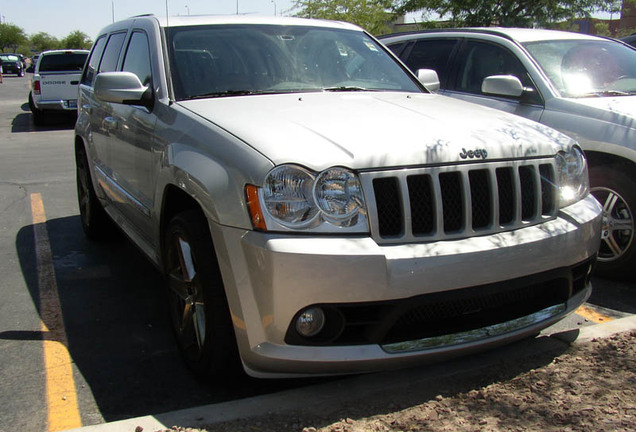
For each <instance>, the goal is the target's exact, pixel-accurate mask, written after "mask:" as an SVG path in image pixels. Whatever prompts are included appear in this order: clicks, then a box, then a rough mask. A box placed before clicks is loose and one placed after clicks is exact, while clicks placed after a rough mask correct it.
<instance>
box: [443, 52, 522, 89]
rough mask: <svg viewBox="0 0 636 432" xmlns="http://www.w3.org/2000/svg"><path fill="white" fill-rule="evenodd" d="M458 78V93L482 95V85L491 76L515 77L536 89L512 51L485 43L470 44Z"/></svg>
mask: <svg viewBox="0 0 636 432" xmlns="http://www.w3.org/2000/svg"><path fill="white" fill-rule="evenodd" d="M462 58H463V61H464V63H463V64H462V65H461V66H460V68H459V74H458V76H457V87H456V89H457V90H458V91H464V92H467V93H475V94H482V92H481V83H482V82H483V81H484V78H486V77H489V76H491V75H514V76H516V77H517V78H519V80H520V81H521V84H523V86H524V87H534V85H533V84H532V81H531V80H530V76H529V75H528V72H527V71H526V69H525V68H524V67H523V65H522V64H521V62H520V61H519V59H517V58H516V57H515V56H514V55H513V54H512V53H511V52H510V51H508V50H507V49H505V48H502V47H500V46H497V45H493V44H489V43H484V42H474V41H471V42H468V43H467V44H466V51H465V55H463V56H462Z"/></svg>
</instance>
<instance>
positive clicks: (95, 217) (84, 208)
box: [75, 149, 114, 240]
mask: <svg viewBox="0 0 636 432" xmlns="http://www.w3.org/2000/svg"><path fill="white" fill-rule="evenodd" d="M75 167H76V170H75V173H76V175H75V179H76V183H77V202H78V204H79V211H80V221H81V223H82V229H83V230H84V234H85V235H86V237H88V238H89V239H91V240H101V239H104V238H106V237H110V235H111V234H112V233H113V231H114V229H113V223H112V221H111V220H110V217H109V216H108V215H107V214H106V212H105V211H104V208H103V207H102V204H101V203H100V202H99V199H98V198H97V195H96V194H95V189H94V187H93V180H92V178H91V173H90V169H89V166H88V158H87V156H86V151H85V150H84V149H80V150H77V152H76V154H75Z"/></svg>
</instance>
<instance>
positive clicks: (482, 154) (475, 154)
mask: <svg viewBox="0 0 636 432" xmlns="http://www.w3.org/2000/svg"><path fill="white" fill-rule="evenodd" d="M459 157H460V158H462V159H466V158H471V159H473V158H477V159H480V158H481V159H486V158H487V157H488V152H487V151H486V149H475V150H466V149H465V148H462V152H461V153H460V154H459Z"/></svg>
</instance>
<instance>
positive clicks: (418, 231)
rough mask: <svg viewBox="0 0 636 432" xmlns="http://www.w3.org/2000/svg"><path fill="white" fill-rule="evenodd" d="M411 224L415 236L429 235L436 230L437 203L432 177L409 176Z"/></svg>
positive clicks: (424, 175)
mask: <svg viewBox="0 0 636 432" xmlns="http://www.w3.org/2000/svg"><path fill="white" fill-rule="evenodd" d="M406 182H407V184H408V188H409V201H410V202H411V220H412V221H411V224H412V230H413V234H414V235H428V234H432V233H433V231H434V230H435V202H434V193H433V182H432V180H431V176H430V175H426V174H423V175H416V176H408V177H407V179H406Z"/></svg>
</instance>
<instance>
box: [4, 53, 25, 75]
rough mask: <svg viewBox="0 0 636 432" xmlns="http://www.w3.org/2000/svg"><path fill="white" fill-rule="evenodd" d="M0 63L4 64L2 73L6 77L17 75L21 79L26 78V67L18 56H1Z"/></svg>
mask: <svg viewBox="0 0 636 432" xmlns="http://www.w3.org/2000/svg"><path fill="white" fill-rule="evenodd" d="M0 61H1V62H2V73H3V74H4V75H6V74H15V75H17V76H19V77H21V76H24V65H23V64H22V62H21V61H20V57H18V56H17V54H0Z"/></svg>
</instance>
